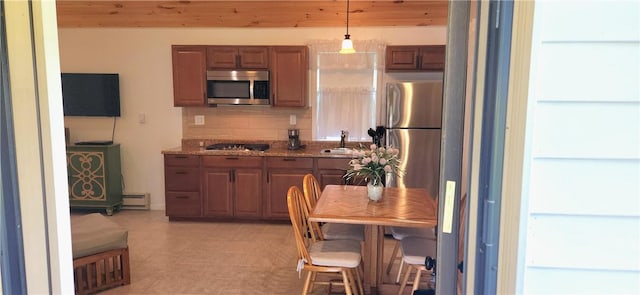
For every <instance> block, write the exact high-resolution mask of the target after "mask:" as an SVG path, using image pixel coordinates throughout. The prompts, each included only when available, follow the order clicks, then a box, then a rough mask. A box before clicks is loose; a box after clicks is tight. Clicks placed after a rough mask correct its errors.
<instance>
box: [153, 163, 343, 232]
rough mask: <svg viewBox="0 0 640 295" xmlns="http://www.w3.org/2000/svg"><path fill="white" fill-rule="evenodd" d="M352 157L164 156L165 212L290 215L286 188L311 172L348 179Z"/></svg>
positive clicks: (330, 179) (325, 178)
mask: <svg viewBox="0 0 640 295" xmlns="http://www.w3.org/2000/svg"><path fill="white" fill-rule="evenodd" d="M349 160H350V159H345V158H305V157H260V156H257V157H256V156H209V155H206V156H199V155H165V201H166V215H167V216H169V217H170V218H172V217H175V218H178V219H179V218H183V219H187V218H188V219H198V218H200V219H203V220H205V219H216V218H219V219H239V220H241V219H246V220H249V219H262V220H273V221H286V220H289V210H288V208H287V191H288V190H289V188H290V187H291V186H293V185H295V186H298V187H299V188H300V189H302V179H303V178H304V176H305V175H306V174H309V173H312V174H314V175H315V176H316V178H317V179H318V181H319V183H320V185H321V187H322V188H324V187H325V186H326V185H328V184H344V183H343V178H342V176H343V175H344V172H345V170H346V169H347V167H348V163H349Z"/></svg>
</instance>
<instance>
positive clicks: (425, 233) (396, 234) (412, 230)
mask: <svg viewBox="0 0 640 295" xmlns="http://www.w3.org/2000/svg"><path fill="white" fill-rule="evenodd" d="M389 232H390V233H391V236H392V237H393V239H394V240H395V245H394V246H393V250H392V251H391V258H390V259H389V264H387V269H386V273H387V274H389V273H391V268H392V267H393V265H394V263H395V262H396V260H400V265H399V266H398V273H397V275H396V284H397V283H399V282H400V276H401V275H402V269H403V267H404V260H402V254H401V253H400V241H402V240H403V239H405V238H409V237H414V238H425V239H430V240H434V241H435V240H436V235H435V232H436V230H435V228H417V227H401V226H392V227H390V228H389Z"/></svg>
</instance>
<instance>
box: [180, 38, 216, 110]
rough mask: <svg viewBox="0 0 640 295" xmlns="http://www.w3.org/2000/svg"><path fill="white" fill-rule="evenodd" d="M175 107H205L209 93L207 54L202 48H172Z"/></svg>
mask: <svg viewBox="0 0 640 295" xmlns="http://www.w3.org/2000/svg"><path fill="white" fill-rule="evenodd" d="M171 50H172V57H173V105H174V106H176V107H184V106H204V105H205V101H206V97H207V94H206V91H207V85H206V84H207V76H206V75H207V71H206V53H205V48H204V47H202V46H172V47H171Z"/></svg>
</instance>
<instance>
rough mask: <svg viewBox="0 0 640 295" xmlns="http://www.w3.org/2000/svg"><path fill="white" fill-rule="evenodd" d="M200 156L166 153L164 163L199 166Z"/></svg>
mask: <svg viewBox="0 0 640 295" xmlns="http://www.w3.org/2000/svg"><path fill="white" fill-rule="evenodd" d="M198 158H199V156H193V155H164V164H165V165H166V166H181V167H185V166H192V167H198Z"/></svg>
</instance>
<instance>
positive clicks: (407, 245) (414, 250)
mask: <svg viewBox="0 0 640 295" xmlns="http://www.w3.org/2000/svg"><path fill="white" fill-rule="evenodd" d="M466 202H467V194H464V195H463V196H462V198H461V199H460V215H459V217H458V220H459V224H458V230H464V220H465V213H466V210H465V208H466ZM462 237H463V238H464V236H462ZM459 238H460V235H459ZM436 246H437V242H436V240H434V239H429V238H421V237H407V238H404V239H402V240H401V241H400V249H401V251H402V260H403V262H404V264H406V265H407V271H406V272H405V274H404V278H403V279H402V282H401V283H400V288H399V289H398V295H402V292H404V288H405V286H406V285H407V282H408V281H409V275H410V274H411V272H412V271H413V270H414V269H415V270H416V275H415V277H414V280H413V291H415V290H417V289H418V287H419V285H420V278H421V275H422V273H423V272H427V271H428V270H427V268H426V266H425V260H426V259H427V256H431V257H436ZM413 291H412V292H413Z"/></svg>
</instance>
